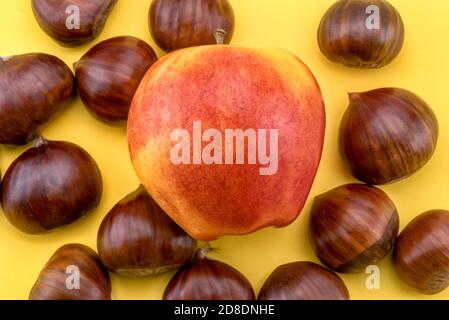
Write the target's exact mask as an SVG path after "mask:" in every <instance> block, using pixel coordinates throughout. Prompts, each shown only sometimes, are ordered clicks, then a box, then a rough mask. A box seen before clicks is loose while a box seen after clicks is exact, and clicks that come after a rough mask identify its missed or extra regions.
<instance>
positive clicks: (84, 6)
mask: <svg viewBox="0 0 449 320" xmlns="http://www.w3.org/2000/svg"><path fill="white" fill-rule="evenodd" d="M116 3H117V0H89V1H85V0H32V1H31V5H32V9H33V14H34V17H35V18H36V20H37V22H38V23H39V26H40V27H41V28H42V30H43V31H44V32H45V33H46V34H47V35H49V36H50V37H51V38H53V39H55V40H56V41H57V42H58V43H59V44H60V45H62V46H65V47H75V46H79V45H81V44H84V43H87V42H90V41H92V40H94V39H95V38H96V37H98V36H99V34H100V33H101V32H102V31H103V29H104V26H105V24H106V21H107V19H108V16H109V14H110V13H111V11H112V9H113V8H114V6H115V4H116Z"/></svg>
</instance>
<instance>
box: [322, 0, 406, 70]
mask: <svg viewBox="0 0 449 320" xmlns="http://www.w3.org/2000/svg"><path fill="white" fill-rule="evenodd" d="M403 43H404V23H403V21H402V18H401V16H400V14H399V12H398V11H397V10H396V9H395V8H394V7H393V6H392V5H391V4H390V3H389V2H387V1H385V0H338V1H336V2H335V3H334V4H333V5H332V6H331V7H330V8H329V10H328V11H327V12H326V14H325V15H324V16H323V18H322V19H321V22H320V26H319V28H318V44H319V46H320V49H321V52H322V53H323V54H324V55H325V56H326V57H327V58H328V59H329V60H331V61H333V62H336V63H340V64H343V65H345V66H348V67H356V68H381V67H383V66H385V65H387V64H389V63H390V62H391V61H392V60H393V59H394V58H395V57H396V56H397V55H398V54H399V52H400V51H401V49H402V45H403Z"/></svg>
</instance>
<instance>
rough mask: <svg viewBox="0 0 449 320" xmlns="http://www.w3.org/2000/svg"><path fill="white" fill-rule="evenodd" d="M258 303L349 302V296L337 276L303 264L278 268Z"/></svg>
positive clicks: (266, 283) (316, 266)
mask: <svg viewBox="0 0 449 320" xmlns="http://www.w3.org/2000/svg"><path fill="white" fill-rule="evenodd" d="M258 300H349V292H348V289H347V288H346V285H345V284H344V282H343V280H341V278H340V277H339V276H338V275H337V274H335V273H334V272H332V271H329V270H327V269H326V268H323V267H321V266H320V265H318V264H316V263H313V262H307V261H300V262H292V263H288V264H284V265H281V266H279V267H277V268H276V269H275V270H274V271H273V273H272V274H271V275H270V276H269V277H268V279H267V280H266V281H265V283H264V284H263V286H262V289H261V290H260V293H259V298H258Z"/></svg>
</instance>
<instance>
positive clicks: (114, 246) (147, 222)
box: [97, 186, 197, 276]
mask: <svg viewBox="0 0 449 320" xmlns="http://www.w3.org/2000/svg"><path fill="white" fill-rule="evenodd" d="M97 244H98V254H99V256H100V259H101V261H102V262H103V265H104V266H105V267H106V268H107V269H109V270H110V271H112V272H116V273H118V274H122V275H126V276H145V275H152V274H158V273H162V272H167V271H171V270H174V269H176V268H178V267H180V266H182V265H184V264H186V263H188V262H190V260H191V259H192V257H193V254H194V253H195V249H196V244H197V241H196V240H194V239H192V238H191V237H190V236H189V235H188V234H187V233H186V232H185V231H184V230H182V229H181V228H180V227H179V226H178V225H177V224H176V223H175V222H173V220H171V219H170V218H169V217H168V216H167V215H166V214H165V212H164V211H163V210H162V209H161V208H160V207H159V205H158V204H157V203H156V202H155V201H154V200H153V199H152V198H151V196H150V195H149V194H148V193H147V192H146V190H145V189H144V188H143V187H142V186H139V188H138V189H137V190H136V191H134V192H132V193H130V194H129V195H127V196H126V197H125V198H123V199H122V200H121V201H120V202H118V203H117V204H116V205H115V206H114V207H113V208H112V209H111V211H109V213H108V214H107V215H106V217H105V218H104V220H103V222H102V223H101V226H100V230H99V231H98V241H97Z"/></svg>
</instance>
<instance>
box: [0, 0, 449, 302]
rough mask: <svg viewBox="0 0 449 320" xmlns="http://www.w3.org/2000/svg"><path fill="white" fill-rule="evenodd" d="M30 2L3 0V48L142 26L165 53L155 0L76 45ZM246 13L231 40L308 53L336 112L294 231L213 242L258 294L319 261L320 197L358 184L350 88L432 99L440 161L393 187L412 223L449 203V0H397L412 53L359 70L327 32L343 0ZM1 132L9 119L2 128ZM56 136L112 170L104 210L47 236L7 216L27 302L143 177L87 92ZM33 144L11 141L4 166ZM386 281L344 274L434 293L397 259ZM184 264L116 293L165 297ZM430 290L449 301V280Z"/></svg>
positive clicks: (292, 0)
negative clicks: (57, 259) (49, 267)
mask: <svg viewBox="0 0 449 320" xmlns="http://www.w3.org/2000/svg"><path fill="white" fill-rule="evenodd" d="M30 2H31V1H30V0H15V1H10V0H0V55H14V54H20V53H26V52H39V51H40V52H46V53H50V54H54V55H56V56H58V57H60V58H61V59H63V60H64V61H65V62H66V63H67V64H69V65H72V64H73V62H75V61H77V60H78V59H79V58H80V57H81V56H82V55H83V53H84V52H86V51H87V50H88V49H89V48H90V47H92V46H93V45H94V44H96V43H98V42H99V41H101V40H104V39H107V38H109V37H112V36H118V35H125V34H128V35H134V36H138V37H140V38H141V39H144V40H146V41H147V42H149V43H150V44H151V45H152V46H153V47H154V49H155V50H156V51H157V53H158V55H159V56H161V55H162V54H163V53H162V51H160V50H159V49H158V48H157V46H156V45H155V44H154V41H153V40H152V39H151V36H150V34H149V31H148V27H147V12H148V8H149V5H150V2H151V1H150V0H120V1H119V2H118V4H117V6H116V7H115V9H114V11H113V12H112V14H111V16H110V18H109V20H108V23H107V24H106V28H105V30H104V32H103V33H102V34H101V36H100V37H99V38H98V39H97V40H96V41H94V42H92V43H89V44H87V45H85V46H82V47H79V48H75V49H68V48H62V47H60V46H58V45H57V44H56V43H55V42H53V41H52V40H51V39H50V38H49V37H48V36H47V35H46V34H45V33H44V32H43V31H41V29H40V28H39V26H38V25H37V23H36V21H35V19H34V16H33V14H32V11H31V4H30ZM231 2H232V5H233V7H234V11H235V15H236V30H235V35H234V39H233V42H232V44H233V45H244V46H274V47H282V48H285V49H288V50H290V51H292V52H293V53H295V54H296V55H298V56H299V57H300V58H301V59H302V60H303V61H304V62H306V63H307V64H308V65H309V67H310V68H311V69H312V71H313V72H314V74H315V76H316V78H317V79H318V82H319V83H320V85H321V88H322V91H323V94H324V98H325V102H326V111H327V131H326V141H325V148H324V154H323V159H322V162H321V166H320V169H319V172H318V175H317V178H316V181H315V184H314V186H313V189H312V192H311V195H310V197H309V201H308V202H307V205H306V206H305V208H304V210H303V212H302V214H301V215H300V217H299V218H298V219H297V220H296V222H294V223H293V224H292V225H291V226H289V227H287V228H283V229H272V228H270V229H265V230H262V231H259V232H257V233H255V234H252V235H248V236H242V237H226V238H223V239H221V240H219V241H216V242H213V243H212V245H213V246H214V247H217V248H219V249H220V251H218V252H217V253H213V254H212V255H211V256H212V257H214V258H217V259H220V260H222V261H225V262H227V263H229V264H231V265H233V266H234V267H236V268H237V269H238V270H240V271H241V272H242V273H243V274H245V275H246V276H247V277H248V279H249V280H250V281H251V283H252V284H253V286H254V288H255V290H256V292H258V291H259V289H260V287H261V285H262V283H263V281H264V280H265V278H266V277H267V276H268V275H269V274H270V273H271V271H272V270H273V269H274V268H275V267H277V266H278V265H280V264H283V263H287V262H292V261H295V260H312V261H316V258H315V256H314V254H313V252H312V250H311V248H310V245H309V242H308V237H307V231H308V230H307V229H308V218H309V214H310V207H311V203H312V199H313V197H314V196H315V195H317V194H320V193H322V192H325V191H327V190H329V189H330V188H333V187H336V186H338V185H340V184H344V183H348V182H352V181H354V179H353V178H352V177H351V176H350V174H349V173H348V170H347V169H346V168H345V166H344V164H343V163H342V160H341V158H340V156H339V153H338V145H337V133H338V126H339V122H340V119H341V117H342V114H343V112H344V110H345V108H346V106H347V97H346V92H348V91H364V90H369V89H374V88H378V87H386V86H396V87H403V88H406V89H409V90H411V91H414V92H416V93H417V94H418V95H420V96H422V97H423V98H424V99H425V100H426V101H427V102H428V103H429V104H430V105H431V106H432V107H433V109H434V111H435V113H436V114H437V116H438V119H439V121H440V127H441V134H440V140H439V144H438V149H437V151H436V153H435V155H434V157H433V158H432V160H431V161H430V163H429V164H428V165H427V166H426V167H425V168H424V169H422V170H421V171H420V172H418V173H417V174H415V175H414V176H412V177H411V178H409V179H407V180H405V181H402V182H399V183H396V184H393V185H389V186H386V187H382V189H383V190H385V191H386V192H387V193H388V194H389V195H390V197H391V198H392V199H393V200H394V202H395V203H396V205H397V207H398V210H399V213H400V217H401V229H402V228H403V227H404V226H405V225H406V223H408V222H409V221H410V220H411V219H412V218H413V217H414V216H416V215H417V214H419V213H421V212H423V211H426V210H429V209H436V208H446V209H449V188H448V182H449V149H447V148H446V146H448V145H449V119H448V117H449V87H448V85H449V82H448V79H447V77H448V75H449V1H447V0H432V1H424V0H391V3H392V4H393V5H394V6H395V7H396V8H397V9H398V10H399V12H400V13H401V15H402V18H403V20H404V23H405V27H406V39H405V44H404V47H403V50H402V52H401V53H400V55H399V56H398V57H397V59H396V60H394V61H393V63H392V64H390V65H389V66H387V67H385V68H383V69H380V70H356V69H349V68H345V67H342V66H340V65H337V64H333V63H331V62H329V61H327V60H326V59H325V58H324V56H323V55H322V54H321V53H320V51H319V48H318V45H317V41H316V30H317V27H318V24H319V21H320V19H321V17H322V15H323V14H324V12H325V11H326V10H327V8H328V7H329V6H330V5H331V4H332V3H333V2H334V1H333V0H314V1H309V0H231ZM0 130H1V128H0ZM43 134H44V136H45V137H47V138H49V139H59V140H68V141H72V142H75V143H78V144H79V145H81V146H82V147H84V148H85V149H86V150H88V151H89V152H90V153H91V154H92V156H93V157H94V158H95V159H96V161H97V163H98V164H99V166H100V169H101V171H102V173H103V178H104V196H103V198H102V201H101V204H100V206H99V207H98V209H97V210H95V211H93V212H92V213H91V214H90V215H88V216H87V217H85V218H84V219H81V220H80V221H78V222H75V223H73V224H72V225H69V226H68V227H65V228H63V229H60V230H57V231H54V232H52V233H50V234H47V235H42V236H30V235H25V234H23V233H21V232H19V231H17V230H16V229H15V228H13V227H12V226H11V225H10V224H9V223H8V221H7V220H6V219H5V217H4V215H3V214H0V298H1V299H26V298H27V297H28V293H29V290H30V288H31V287H32V285H33V283H34V281H35V280H36V278H37V276H38V273H39V272H40V270H41V268H42V267H43V266H44V264H45V263H46V261H47V260H48V259H49V257H50V256H51V255H52V254H53V252H54V251H55V250H56V249H57V248H59V247H60V246H61V245H63V244H66V243H71V242H80V243H84V244H86V245H89V246H90V247H92V248H94V249H96V235H97V229H98V227H99V224H100V223H101V220H102V218H103V217H104V215H105V214H106V213H107V212H108V211H109V209H110V208H111V207H112V206H113V205H114V204H115V203H116V202H117V201H118V200H120V199H121V198H122V197H123V196H125V195H126V194H127V193H129V192H131V191H133V190H134V189H135V188H136V186H137V184H138V180H137V178H136V176H135V174H134V172H133V169H132V166H131V163H130V160H129V157H128V150H127V144H126V132H125V130H124V129H119V128H111V127H108V126H106V125H103V124H102V123H100V122H98V121H96V120H95V119H94V118H92V117H91V116H90V115H89V114H88V112H87V111H86V109H85V108H84V106H83V105H82V103H81V101H80V99H79V98H77V100H76V102H75V103H73V104H72V105H71V106H70V107H69V108H68V109H67V110H66V111H65V112H64V113H63V114H62V115H61V116H60V117H59V118H58V119H56V120H55V121H54V122H53V123H51V124H50V125H49V126H48V127H47V128H46V129H45V130H44V132H43ZM26 148H27V147H5V146H0V168H1V171H2V173H3V174H4V172H5V171H6V169H7V168H8V166H9V164H10V163H11V162H12V161H13V159H15V158H16V157H17V156H18V155H19V154H21V153H22V152H23V151H25V150H26ZM380 270H381V289H380V290H368V289H366V287H365V280H366V277H367V275H366V274H358V275H343V276H342V278H343V279H344V281H345V283H346V284H347V286H348V288H349V291H350V294H351V297H352V298H353V299H410V298H412V299H424V298H429V297H426V296H424V295H421V294H419V293H416V292H415V291H414V290H412V289H410V288H409V287H407V286H406V285H404V284H403V283H402V282H401V281H400V280H399V279H398V277H397V275H396V274H395V271H394V269H393V267H392V262H391V256H389V257H388V258H387V259H385V260H384V261H383V262H382V263H381V264H380ZM172 275H173V273H170V274H164V275H160V276H153V277H147V278H143V279H129V278H123V277H118V276H115V275H112V286H113V297H114V298H115V299H160V298H161V296H162V292H163V290H164V288H165V286H166V284H167V282H168V281H169V279H170V277H171V276H172ZM430 298H443V299H448V298H449V289H448V290H446V291H445V292H443V293H441V294H439V295H436V296H432V297H430Z"/></svg>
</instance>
